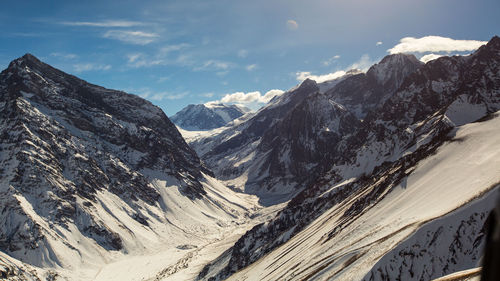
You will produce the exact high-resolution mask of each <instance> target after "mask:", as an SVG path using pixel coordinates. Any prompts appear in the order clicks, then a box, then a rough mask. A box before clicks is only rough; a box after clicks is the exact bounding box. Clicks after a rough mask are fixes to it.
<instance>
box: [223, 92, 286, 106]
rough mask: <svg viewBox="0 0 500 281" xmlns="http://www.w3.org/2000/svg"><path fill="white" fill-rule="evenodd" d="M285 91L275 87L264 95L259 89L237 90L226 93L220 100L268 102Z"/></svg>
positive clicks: (246, 102)
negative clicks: (245, 91) (249, 90)
mask: <svg viewBox="0 0 500 281" xmlns="http://www.w3.org/2000/svg"><path fill="white" fill-rule="evenodd" d="M283 93H284V91H282V90H278V89H274V90H270V91H268V92H266V93H265V94H264V95H262V94H261V93H260V92H259V91H255V92H248V93H244V92H236V93H232V94H226V95H225V96H224V97H222V99H220V101H218V102H222V103H240V104H251V103H260V104H263V103H268V102H269V101H270V100H271V99H272V98H274V97H275V96H279V95H281V94H283Z"/></svg>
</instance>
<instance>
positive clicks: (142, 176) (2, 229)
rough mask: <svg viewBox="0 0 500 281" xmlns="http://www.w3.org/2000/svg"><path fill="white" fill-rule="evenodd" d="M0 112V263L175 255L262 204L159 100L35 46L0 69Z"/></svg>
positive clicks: (90, 273)
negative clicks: (89, 75) (198, 146)
mask: <svg viewBox="0 0 500 281" xmlns="http://www.w3.org/2000/svg"><path fill="white" fill-rule="evenodd" d="M0 116H1V118H0V136H1V137H0V162H1V163H2V166H1V171H2V173H1V174H0V195H1V196H0V210H2V211H1V213H0V250H1V252H2V261H1V262H0V268H2V267H5V268H14V269H15V268H16V265H19V267H21V266H22V267H23V268H26V269H27V270H29V272H31V270H34V271H36V272H40V273H39V274H38V276H43V275H55V274H57V275H59V276H62V277H67V278H68V279H69V280H79V279H80V280H92V279H94V278H97V277H99V275H100V274H101V273H103V274H108V272H111V275H116V276H119V275H117V272H116V271H113V270H111V271H109V270H108V269H106V268H107V266H108V265H111V264H116V263H120V262H121V261H123V260H126V259H128V258H130V257H137V256H139V257H144V256H151V255H156V254H158V255H160V256H161V255H163V256H165V257H167V260H168V263H176V262H177V259H182V258H183V256H184V254H185V252H186V251H188V250H189V249H196V248H198V247H200V246H203V245H205V244H207V243H208V242H210V241H213V240H216V239H221V238H222V237H224V236H223V233H224V232H225V231H226V230H227V231H228V232H230V230H233V229H236V228H239V227H240V225H241V224H243V223H245V224H246V225H252V223H251V222H248V221H249V219H248V216H249V213H250V212H254V211H255V210H256V209H258V208H259V206H258V205H257V203H256V200H257V199H256V198H254V197H252V196H244V195H239V194H236V193H235V192H232V191H231V190H229V189H228V188H227V187H226V186H224V185H222V184H221V183H220V182H219V181H217V180H215V179H214V178H213V177H211V176H210V174H211V172H210V171H209V170H208V169H206V168H205V167H204V165H203V164H202V163H201V161H200V159H199V158H198V157H197V155H196V154H195V153H194V151H192V150H191V149H190V148H189V146H188V145H187V144H186V142H185V141H184V139H183V138H182V136H181V135H180V133H179V132H178V131H177V129H176V128H175V126H174V125H173V124H172V123H171V122H170V120H169V119H168V118H167V117H166V116H165V114H164V113H163V112H162V111H161V110H160V109H159V108H158V107H156V106H153V105H152V104H151V103H149V102H147V101H145V100H143V99H141V98H139V97H137V96H133V95H129V94H126V93H123V92H119V91H114V90H108V89H104V88H102V87H99V86H96V85H91V84H89V83H87V82H85V81H83V80H80V79H78V78H76V77H74V76H71V75H68V74H66V73H63V72H61V71H59V70H57V69H55V68H52V67H50V66H49V65H46V64H44V63H42V62H41V61H39V60H38V59H36V58H35V57H33V56H32V55H29V54H28V55H25V56H23V57H22V58H19V59H17V60H15V61H13V62H12V63H11V64H10V65H9V68H8V69H6V70H4V71H3V72H2V73H1V74H0ZM176 249H178V251H177V250H176ZM171 251H177V252H178V255H170V254H166V253H169V252H171ZM146 260H147V259H143V261H146ZM23 263H24V264H23ZM166 263H167V262H165V260H163V261H162V262H158V263H155V264H151V267H148V265H147V263H146V264H142V265H141V264H140V263H136V264H137V266H139V265H140V268H142V269H144V271H137V272H138V275H135V276H134V275H132V274H130V277H131V278H132V279H141V278H142V277H143V276H146V275H147V274H150V275H151V276H154V275H155V274H156V273H157V271H160V270H162V269H164V266H166ZM126 264H127V263H126ZM129 264H131V263H129ZM111 267H112V266H111ZM130 268H131V269H132V268H137V267H130ZM6 271H8V272H12V270H6ZM14 271H15V270H14ZM145 271H147V274H146V272H145ZM29 272H25V273H23V272H20V273H19V274H18V275H22V274H24V275H26V276H28V275H29ZM141 272H142V273H141ZM13 274H17V273H16V272H14V273H13ZM35 275H37V274H35ZM139 275H141V277H139ZM105 276H107V277H103V278H104V279H109V276H108V275H105ZM99 278H101V277H99Z"/></svg>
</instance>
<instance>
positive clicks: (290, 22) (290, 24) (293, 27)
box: [286, 20, 299, 30]
mask: <svg viewBox="0 0 500 281" xmlns="http://www.w3.org/2000/svg"><path fill="white" fill-rule="evenodd" d="M286 27H288V29H290V30H296V29H297V28H299V24H298V23H297V22H296V21H294V20H287V21H286Z"/></svg>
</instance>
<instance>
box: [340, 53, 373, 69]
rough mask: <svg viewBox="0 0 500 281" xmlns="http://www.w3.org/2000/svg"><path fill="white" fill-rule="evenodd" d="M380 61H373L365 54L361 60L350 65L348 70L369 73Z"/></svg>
mask: <svg viewBox="0 0 500 281" xmlns="http://www.w3.org/2000/svg"><path fill="white" fill-rule="evenodd" d="M378 61H379V60H378V59H376V60H375V59H371V58H370V56H369V55H367V54H364V55H362V56H361V58H359V60H357V61H356V62H354V63H353V64H351V65H349V66H348V67H347V70H351V69H360V70H362V71H367V70H368V69H369V68H370V67H371V66H372V65H374V64H375V63H377V62H378Z"/></svg>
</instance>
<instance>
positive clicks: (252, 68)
mask: <svg viewBox="0 0 500 281" xmlns="http://www.w3.org/2000/svg"><path fill="white" fill-rule="evenodd" d="M245 68H246V70H248V71H253V70H256V69H257V64H255V63H254V64H250V65H247V66H246V67H245Z"/></svg>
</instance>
